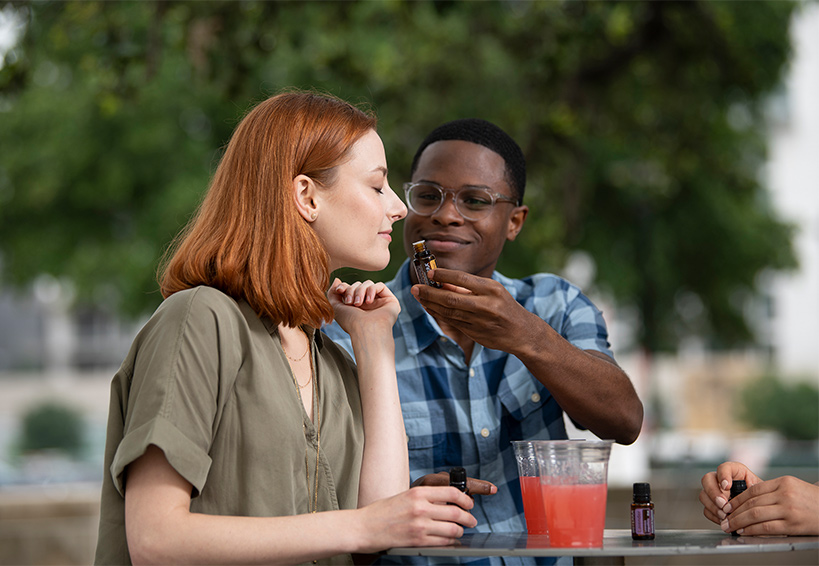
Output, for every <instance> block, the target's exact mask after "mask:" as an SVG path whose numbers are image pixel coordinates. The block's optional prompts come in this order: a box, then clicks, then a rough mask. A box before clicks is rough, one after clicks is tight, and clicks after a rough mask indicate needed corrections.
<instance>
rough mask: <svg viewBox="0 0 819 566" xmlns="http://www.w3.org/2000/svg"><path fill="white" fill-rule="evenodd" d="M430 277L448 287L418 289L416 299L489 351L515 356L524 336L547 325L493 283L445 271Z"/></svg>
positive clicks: (416, 289)
mask: <svg viewBox="0 0 819 566" xmlns="http://www.w3.org/2000/svg"><path fill="white" fill-rule="evenodd" d="M429 276H430V278H431V279H433V280H434V281H437V282H438V283H441V284H443V285H444V287H443V288H442V289H436V288H434V287H430V286H426V285H415V286H413V288H412V294H413V295H414V296H415V298H416V299H418V301H419V302H420V303H421V305H422V306H423V307H424V309H425V310H426V311H427V312H428V313H429V314H431V315H432V316H433V317H435V318H436V319H437V320H438V321H439V322H443V323H444V324H448V325H450V326H452V327H454V328H456V329H457V330H459V331H460V332H462V333H463V334H465V335H466V336H467V337H468V338H469V339H471V340H473V341H475V342H477V343H478V344H481V345H483V346H484V347H486V348H492V349H493V350H503V351H505V352H510V353H514V352H515V348H516V346H519V345H520V343H521V340H522V339H523V336H522V333H524V332H527V331H528V330H527V329H531V328H532V325H533V324H536V325H539V324H543V321H542V320H541V319H540V318H539V317H538V316H537V315H534V314H532V313H530V312H529V311H527V310H526V309H525V308H524V307H523V306H521V305H520V303H518V302H517V301H516V300H515V299H513V298H512V295H510V294H509V292H508V291H507V290H506V288H505V287H504V286H503V285H501V284H500V283H498V282H497V281H495V280H493V279H487V278H485V277H478V276H477V275H471V274H469V273H466V272H463V271H454V270H452V269H443V268H439V269H434V270H432V271H430V272H429Z"/></svg>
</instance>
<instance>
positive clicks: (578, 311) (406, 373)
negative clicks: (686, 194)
mask: <svg viewBox="0 0 819 566" xmlns="http://www.w3.org/2000/svg"><path fill="white" fill-rule="evenodd" d="M492 279H494V280H495V281H498V282H500V283H501V284H502V285H503V286H504V287H505V288H506V290H507V291H509V293H510V294H511V295H512V297H513V298H514V299H515V300H516V301H517V302H518V303H520V304H521V305H523V306H524V307H525V308H526V309H527V310H528V311H530V312H533V313H535V314H537V315H538V316H540V317H541V318H542V319H543V320H545V321H546V322H547V323H549V325H550V326H551V327H552V328H554V329H555V330H556V331H557V332H558V333H559V334H560V335H561V336H563V337H564V338H565V339H566V340H568V341H569V342H570V343H571V344H573V345H574V346H576V347H577V348H580V349H582V350H597V351H600V352H603V353H605V354H607V355H609V356H612V353H611V351H610V349H609V343H608V332H607V330H606V325H605V322H604V321H603V317H602V315H601V313H600V311H599V310H598V309H597V308H596V307H595V306H594V304H593V303H592V302H591V301H590V300H589V299H588V298H586V297H585V296H584V295H583V294H582V293H581V292H580V290H579V289H578V288H577V287H575V286H574V285H572V284H571V283H569V282H567V281H566V280H564V279H561V278H560V277H557V276H555V275H550V274H546V273H539V274H535V275H532V276H531V277H527V278H525V279H510V278H508V277H505V276H503V275H501V274H500V273H498V272H495V273H493V274H492ZM387 286H388V287H389V288H390V290H391V291H392V292H393V293H394V294H395V296H396V297H397V298H398V300H399V301H400V303H401V314H400V315H399V316H398V321H397V322H396V324H395V326H394V327H393V336H394V338H395V359H396V371H397V375H398V390H399V394H400V396H401V410H402V412H403V416H404V426H405V427H406V431H407V442H408V447H409V460H410V477H411V479H412V480H415V479H417V478H419V477H421V476H423V475H425V474H430V473H434V472H439V471H442V470H448V469H449V468H450V467H452V466H463V467H464V468H466V472H467V474H468V475H469V476H470V477H474V478H480V479H483V480H488V481H491V482H492V483H494V484H495V485H497V487H498V492H497V493H496V494H494V495H490V496H484V497H482V496H476V497H475V507H474V508H473V509H472V514H473V515H474V516H475V518H476V519H477V521H478V525H477V527H476V528H475V531H478V532H521V531H524V532H525V530H526V527H525V522H524V518H523V501H522V499H521V494H520V484H519V481H518V469H517V463H516V461H515V454H514V450H513V448H512V445H511V443H510V442H511V441H512V440H524V439H526V440H531V439H564V438H566V428H565V426H564V423H563V410H562V409H561V408H560V406H559V405H558V404H557V402H556V401H555V400H554V399H553V398H552V395H551V393H549V390H548V389H546V388H545V387H544V386H543V385H542V384H541V383H540V382H539V381H537V379H535V378H534V377H533V376H532V374H531V373H529V370H528V369H527V368H526V366H524V365H523V362H521V361H520V360H519V359H517V358H516V357H514V356H512V355H509V354H507V353H506V352H502V351H499V350H492V349H489V348H484V347H483V346H481V345H480V344H477V343H476V344H475V346H474V348H473V351H472V359H471V360H470V361H469V363H467V362H466V360H465V359H464V353H463V350H461V348H460V346H458V344H456V343H455V342H454V341H453V340H451V339H450V338H449V337H447V336H446V335H444V333H443V332H442V331H441V328H440V327H439V326H438V323H436V322H435V319H433V318H432V317H431V316H430V315H429V314H428V313H427V312H426V311H425V310H424V309H423V307H421V304H420V303H419V302H418V301H417V300H416V299H415V297H413V296H412V295H411V294H410V288H411V286H412V282H411V280H410V275H409V261H406V262H405V263H404V264H403V265H402V266H401V268H400V269H399V271H398V274H397V275H396V277H395V279H393V280H392V281H390V282H389V283H387ZM324 332H326V333H327V335H328V336H330V338H331V339H332V340H333V341H335V342H336V343H338V344H339V345H340V346H342V347H343V348H345V349H346V350H347V351H349V352H350V354H352V344H351V342H350V338H349V336H348V335H347V334H346V333H345V332H344V331H343V330H341V328H340V327H339V326H338V325H337V324H336V323H333V324H332V325H329V326H327V327H325V328H324ZM387 558H392V557H387ZM395 558H397V557H395ZM449 560H450V561H451V558H450V559H449ZM539 562H541V561H539ZM550 562H551V561H549V563H550ZM484 563H497V564H501V563H503V564H518V563H521V562H520V559H519V558H516V557H507V558H506V559H505V560H501V559H500V558H495V559H492V560H490V561H488V562H484Z"/></svg>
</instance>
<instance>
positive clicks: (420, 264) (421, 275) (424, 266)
mask: <svg viewBox="0 0 819 566" xmlns="http://www.w3.org/2000/svg"><path fill="white" fill-rule="evenodd" d="M414 263H415V275H417V276H418V283H421V284H422V285H429V286H431V287H441V284H440V283H436V282H435V281H431V280H430V278H429V277H427V272H428V271H429V270H431V269H437V268H438V264H437V263H436V261H435V260H434V259H430V260H428V261H420V260H415V262H414Z"/></svg>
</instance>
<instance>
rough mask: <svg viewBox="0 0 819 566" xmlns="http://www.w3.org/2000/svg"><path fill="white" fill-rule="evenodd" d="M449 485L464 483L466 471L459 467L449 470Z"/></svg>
mask: <svg viewBox="0 0 819 566" xmlns="http://www.w3.org/2000/svg"><path fill="white" fill-rule="evenodd" d="M449 482H450V483H456V482H457V483H466V470H465V469H464V468H462V467H460V466H456V467H454V468H451V469H450V470H449Z"/></svg>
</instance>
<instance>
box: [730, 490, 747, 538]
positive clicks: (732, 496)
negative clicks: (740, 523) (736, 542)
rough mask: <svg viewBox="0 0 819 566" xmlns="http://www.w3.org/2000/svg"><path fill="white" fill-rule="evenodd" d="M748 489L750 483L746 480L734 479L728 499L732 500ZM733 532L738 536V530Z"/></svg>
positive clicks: (732, 532)
mask: <svg viewBox="0 0 819 566" xmlns="http://www.w3.org/2000/svg"><path fill="white" fill-rule="evenodd" d="M746 489H748V485H747V484H746V483H745V480H734V481H733V482H731V495H730V497H729V498H728V500H729V501H730V500H731V499H733V498H734V497H736V496H737V495H739V494H740V493H742V492H743V491H745V490H746ZM731 534H732V535H733V536H738V535H737V532H736V531H731Z"/></svg>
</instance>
